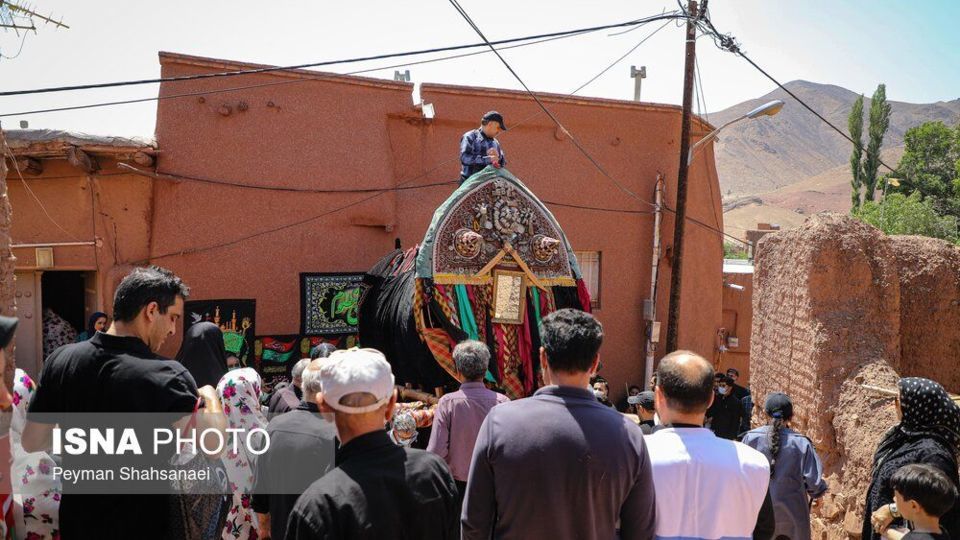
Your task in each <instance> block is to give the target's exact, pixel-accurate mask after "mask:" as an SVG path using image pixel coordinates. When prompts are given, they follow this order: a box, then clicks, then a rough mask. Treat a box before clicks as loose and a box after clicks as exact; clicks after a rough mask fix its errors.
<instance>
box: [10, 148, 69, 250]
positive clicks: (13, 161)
mask: <svg viewBox="0 0 960 540" xmlns="http://www.w3.org/2000/svg"><path fill="white" fill-rule="evenodd" d="M0 140H2V141H3V151H4V152H6V153H7V155H9V156H10V162H11V164H12V165H13V168H14V170H16V171H17V176H19V177H20V182H22V183H23V188H24V189H25V190H27V193H29V194H30V196H31V197H32V198H33V200H34V202H36V203H37V206H39V207H40V211H42V212H43V215H44V216H46V218H47V219H48V220H49V221H50V223H53V224H54V225H55V226H56V227H57V228H58V229H60V230H61V231H63V233H64V234H66V235H67V237H69V238H70V239H71V240H79V238H77V237H76V236H74V235H73V234H72V233H71V232H70V231H68V230H66V229H64V228H63V226H62V225H60V224H59V223H57V220H55V219H53V216H51V215H50V212H48V211H47V207H46V206H44V205H43V201H41V200H40V197H37V194H36V193H34V192H33V189H32V188H31V187H30V185H29V184H27V181H26V180H25V179H24V178H23V173H22V172H21V171H20V164H19V163H18V162H17V156H15V155H14V154H13V150H11V149H10V145H8V144H7V140H6V138H3V137H2V136H0Z"/></svg>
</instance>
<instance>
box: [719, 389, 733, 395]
mask: <svg viewBox="0 0 960 540" xmlns="http://www.w3.org/2000/svg"><path fill="white" fill-rule="evenodd" d="M729 391H730V389H729V388H717V392H719V393H720V395H721V396H725V395H727V392H729Z"/></svg>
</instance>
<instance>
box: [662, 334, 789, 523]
mask: <svg viewBox="0 0 960 540" xmlns="http://www.w3.org/2000/svg"><path fill="white" fill-rule="evenodd" d="M713 375H714V372H713V367H712V366H711V365H710V363H709V362H707V361H706V360H704V359H703V358H702V357H701V356H699V355H697V354H696V353H692V352H689V351H676V352H673V353H670V354H668V355H667V356H665V357H664V358H663V360H661V361H660V366H659V367H658V369H657V386H656V389H655V390H654V400H655V403H656V408H657V413H658V414H659V415H660V420H661V421H662V422H663V424H664V425H665V428H664V429H661V430H659V431H657V432H656V433H654V434H653V435H649V436H647V437H645V441H644V442H646V443H647V449H648V451H649V453H650V462H651V464H652V466H653V484H654V487H655V489H656V494H657V497H656V501H657V518H656V531H655V536H656V538H657V539H668V538H685V539H705V540H716V539H719V538H723V539H725V540H731V539H743V540H747V539H751V538H752V539H754V540H769V539H770V538H771V537H772V536H773V531H774V526H775V523H774V515H773V504H772V503H771V501H770V494H769V490H768V488H769V483H770V464H769V463H768V462H767V458H766V457H764V455H763V454H761V453H760V452H757V451H756V450H754V449H752V448H750V447H748V446H746V445H744V444H741V443H739V442H735V441H728V440H725V439H721V438H718V437H717V436H716V435H714V434H713V432H712V431H710V430H709V429H706V428H704V427H703V421H704V415H705V414H706V411H707V408H708V407H710V404H711V403H712V402H713V394H714V392H713Z"/></svg>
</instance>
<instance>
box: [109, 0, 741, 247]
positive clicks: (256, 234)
mask: <svg viewBox="0 0 960 540" xmlns="http://www.w3.org/2000/svg"><path fill="white" fill-rule="evenodd" d="M648 19H652V20H659V19H658V18H648ZM641 24H646V23H641ZM658 31H659V30H658ZM493 52H494V53H496V52H497V51H496V49H494V50H493ZM606 69H609V68H605V70H606ZM596 79H597V77H593V78H592V79H590V80H588V81H587V82H586V83H584V84H582V85H580V86H579V87H578V88H576V89H575V90H573V91H572V92H571V94H576V93H577V92H579V91H580V90H582V89H584V88H585V87H586V86H587V85H589V84H590V83H592V82H593V81H595V80H596ZM528 93H531V95H532V92H530V91H529V90H528ZM533 97H534V98H535V99H536V96H533ZM541 108H543V107H541ZM538 114H540V113H533V114H531V115H529V116H527V117H525V118H523V119H521V120H520V122H517V123H514V124H513V125H514V128H516V127H517V126H519V125H522V124H523V123H525V122H527V121H528V120H530V119H531V118H533V117H535V116H537V115H538ZM564 130H565V129H564ZM565 131H566V130H565ZM506 134H509V132H507V133H506ZM567 134H568V135H569V132H567ZM571 138H572V137H571ZM451 161H454V160H453V159H452V158H451V159H448V160H444V161H442V162H440V163H439V164H437V165H436V166H434V167H433V168H431V169H429V170H427V171H425V172H423V173H421V174H419V175H417V176H414V177H413V178H410V179H408V180H405V181H403V182H400V183H399V184H397V186H398V187H399V186H403V185H405V184H408V183H411V182H413V181H415V180H417V179H419V178H422V177H424V176H426V175H428V174H430V173H431V172H433V171H435V170H437V169H439V168H440V167H441V166H444V165H446V164H447V163H450V162H451ZM614 182H616V181H615V180H614ZM384 193H386V191H381V192H379V193H375V194H372V195H371V196H370V197H366V198H364V199H361V200H358V201H354V202H352V203H349V204H347V205H344V206H341V207H339V208H334V209H332V210H330V211H326V212H323V213H321V214H318V215H315V216H312V217H310V218H307V219H304V220H299V221H296V222H293V223H289V224H284V225H280V226H278V227H273V228H271V229H267V230H264V231H259V232H256V233H252V234H250V235H246V236H244V237H241V238H238V239H235V240H231V241H228V242H226V243H221V244H214V245H209V246H202V247H197V248H189V249H184V250H179V251H172V252H168V253H163V254H160V255H155V256H150V257H148V258H147V259H143V260H139V261H131V262H128V263H127V264H142V263H145V262H150V261H154V260H159V259H164V258H168V257H174V256H181V255H189V254H194V253H200V252H205V251H211V250H215V249H220V248H223V247H229V246H232V245H236V244H238V243H241V242H244V241H246V240H250V239H253V238H256V237H260V236H265V235H268V234H272V233H274V232H279V231H282V230H286V229H290V228H294V227H297V226H300V225H304V224H306V223H311V222H313V221H317V220H319V219H322V218H324V217H327V216H329V215H332V214H334V213H336V212H339V211H342V210H346V209H347V208H351V207H353V206H357V205H359V204H363V203H364V202H367V201H370V200H373V199H375V198H377V197H379V196H380V195H383V194H384ZM638 200H640V201H642V202H644V203H646V204H649V205H651V206H655V205H653V203H650V202H648V201H643V200H642V199H639V198H638ZM543 202H544V203H545V204H551V205H553V206H561V207H568V208H575V209H581V210H592V211H602V212H621V213H629V214H651V213H652V212H650V211H644V210H620V209H609V208H600V207H591V206H584V205H574V204H569V203H559V202H555V201H543ZM688 219H692V218H688ZM699 224H700V225H701V226H706V227H707V228H710V227H709V226H708V225H706V224H704V223H702V222H699ZM710 229H711V230H713V231H714V232H717V233H719V234H724V233H723V231H719V230H717V229H713V228H710Z"/></svg>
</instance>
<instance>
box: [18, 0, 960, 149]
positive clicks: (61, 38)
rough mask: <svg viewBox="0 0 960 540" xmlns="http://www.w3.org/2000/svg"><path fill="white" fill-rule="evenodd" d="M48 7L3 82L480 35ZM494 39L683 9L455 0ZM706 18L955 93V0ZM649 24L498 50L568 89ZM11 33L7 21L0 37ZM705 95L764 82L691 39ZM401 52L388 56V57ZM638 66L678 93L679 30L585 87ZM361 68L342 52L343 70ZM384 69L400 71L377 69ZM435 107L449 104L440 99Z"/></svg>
mask: <svg viewBox="0 0 960 540" xmlns="http://www.w3.org/2000/svg"><path fill="white" fill-rule="evenodd" d="M34 4H35V5H36V6H37V7H38V9H39V10H41V11H43V12H45V13H46V12H53V13H55V14H56V15H57V16H62V17H63V19H64V22H66V23H67V24H70V26H71V28H70V29H69V30H55V29H53V28H51V27H47V28H44V27H41V30H40V33H39V34H38V35H30V36H28V37H27V40H26V43H25V45H24V48H23V52H22V53H21V54H20V56H19V57H17V58H15V59H12V60H6V59H0V88H2V89H3V90H11V89H23V88H35V87H42V86H51V85H66V84H78V83H90V82H99V81H108V80H122V79H133V78H149V77H156V76H158V75H159V65H158V62H157V52H158V51H159V50H166V51H173V52H182V53H188V54H196V55H201V56H210V57H216V58H227V59H232V60H242V61H250V62H257V63H265V64H276V65H285V64H296V63H303V62H311V61H320V60H330V59H338V58H349V57H354V56H361V55H368V54H378V53H384V52H393V51H398V50H412V49H419V48H428V47H436V46H445V45H452V44H460V43H469V42H475V41H477V38H476V36H475V34H473V32H472V30H470V28H469V27H468V26H467V25H466V24H465V23H464V22H463V20H462V19H460V16H459V15H458V14H457V13H456V12H455V11H454V10H453V8H452V7H451V6H450V4H449V3H448V2H447V1H446V0H418V1H416V2H395V1H385V0H383V1H381V0H367V1H363V2H336V3H334V2H318V1H316V0H313V1H308V0H288V1H283V2H273V3H264V2H249V1H227V0H201V1H193V2H187V1H183V0H171V1H168V2H163V3H151V4H147V3H144V2H131V1H116V0H115V1H106V0H85V1H83V2H78V1H76V0H72V1H70V0H36V2H34ZM462 5H463V6H464V8H465V9H466V10H467V11H468V12H470V13H471V15H472V16H473V18H474V19H475V20H476V21H477V24H478V25H479V26H480V27H481V28H482V29H484V31H485V32H486V34H487V36H488V37H489V38H490V39H503V38H509V37H515V36H520V35H529V34H536V33H542V32H550V31H556V30H565V29H571V28H578V27H584V26H590V25H598V24H606V23H611V22H617V21H624V20H629V19H633V18H638V17H642V16H646V15H651V14H655V13H659V12H661V11H662V10H664V9H667V10H670V9H674V8H675V7H676V2H675V1H667V0H657V1H654V0H593V1H575V0H554V1H551V2H543V1H541V2H533V1H530V0H483V1H480V0H463V1H462ZM710 10H711V13H712V19H713V21H714V23H715V24H716V26H717V27H718V28H719V29H720V30H721V31H725V32H731V33H733V34H734V35H735V36H736V37H737V38H738V39H739V40H740V42H741V43H742V44H743V48H744V50H745V51H746V52H747V53H748V54H749V55H750V56H751V57H752V58H753V59H754V60H755V61H756V62H757V63H758V64H760V65H761V66H763V67H764V68H765V69H767V70H768V71H769V72H770V73H771V74H772V75H774V76H775V77H777V78H779V79H780V80H782V81H784V82H786V81H790V80H794V79H806V80H811V81H815V82H822V83H830V84H836V85H839V86H843V87H846V88H849V89H851V90H854V91H857V92H864V93H867V94H869V93H870V92H872V91H873V89H874V88H875V87H876V85H877V84H878V83H880V82H884V83H886V84H887V93H888V97H889V98H890V99H893V100H898V101H909V102H916V103H921V102H933V101H938V100H952V99H957V98H958V97H960V69H958V67H960V35H958V31H957V29H956V27H955V21H956V20H957V19H958V18H960V2H956V1H947V0H923V1H919V2H908V1H906V0H903V1H893V0H885V1H884V0H873V1H868V0H841V1H838V0H790V1H773V0H767V1H762V0H712V1H711V2H710ZM657 26H659V25H658V24H656V23H655V24H653V25H649V26H647V27H644V28H642V29H639V30H636V31H633V32H630V33H627V34H623V35H619V36H610V35H609V33H606V32H604V33H598V34H594V35H590V36H584V37H576V38H571V39H568V40H561V41H556V42H552V43H547V44H542V45H535V46H531V47H526V48H521V49H514V50H510V51H506V52H505V53H504V55H505V57H506V58H507V59H508V60H509V61H510V62H511V64H512V65H513V66H514V67H515V69H516V70H517V71H518V72H519V73H520V75H521V76H522V77H523V78H524V79H525V80H526V82H527V83H528V85H529V86H530V87H531V88H533V89H534V90H540V91H550V92H562V93H566V92H570V91H571V90H572V89H573V88H576V87H577V86H579V85H580V84H582V83H583V82H585V81H587V80H588V79H590V78H591V77H593V76H594V75H596V74H597V73H598V72H599V71H600V70H601V69H602V68H603V67H605V66H607V65H608V64H610V63H611V62H612V61H613V60H614V59H616V58H617V57H619V56H620V55H622V54H623V53H624V52H626V51H627V50H628V49H630V48H631V47H632V46H634V45H636V43H637V42H638V41H639V40H640V39H642V38H644V37H645V36H647V35H648V34H650V33H652V32H653V31H654V30H655V29H656V27H657ZM19 45H20V42H19V40H18V38H17V37H16V36H14V35H12V34H10V33H6V34H3V33H0V51H2V52H3V53H5V54H12V53H14V52H16V50H17V48H18V47H19ZM698 54H699V62H700V68H701V70H702V71H701V76H702V80H703V86H704V100H705V102H706V108H707V110H708V111H717V110H720V109H723V108H725V107H728V106H730V105H733V104H736V103H739V102H741V101H744V100H747V99H751V98H754V97H757V96H760V95H762V94H764V93H766V92H769V91H770V90H772V89H773V84H772V83H770V82H769V81H768V80H767V79H765V78H764V77H763V76H761V75H760V74H758V73H757V72H756V71H754V70H753V68H751V67H750V66H749V65H747V64H746V63H745V62H744V61H743V60H741V59H738V58H736V57H734V56H732V55H730V54H729V53H726V52H723V51H719V50H718V49H716V48H715V47H714V46H713V44H712V43H711V42H710V41H709V40H708V39H702V40H700V41H699V42H698ZM387 63H389V64H392V63H395V62H393V61H390V62H387ZM631 64H637V65H646V66H647V71H648V78H647V79H646V80H645V81H644V86H643V99H644V101H656V102H662V103H678V102H679V101H680V97H681V83H682V68H683V30H682V29H681V28H678V27H676V26H674V25H673V24H671V25H668V26H667V27H665V28H663V29H662V30H661V31H659V32H657V33H656V35H654V36H653V38H651V39H650V40H649V41H647V42H646V43H645V44H644V45H643V46H641V47H640V48H639V49H638V50H637V51H635V52H634V53H633V54H632V55H631V56H630V57H628V58H627V59H625V60H623V61H622V62H621V63H620V64H619V65H617V66H616V67H614V68H613V69H611V70H610V71H609V72H607V73H606V74H605V75H604V76H603V77H601V78H599V79H598V80H597V81H596V82H594V83H593V84H591V85H590V86H589V87H587V88H586V89H585V90H584V91H583V92H581V94H582V95H588V96H601V97H609V98H620V99H629V98H630V97H631V96H632V93H633V81H632V80H631V79H630V78H629V69H630V65H631ZM380 65H384V64H382V63H370V64H366V65H363V66H356V65H354V66H349V67H346V66H341V67H336V68H334V69H332V70H331V71H338V72H344V71H348V70H351V69H358V68H360V67H376V66H380ZM411 72H412V75H413V78H414V80H415V81H422V82H441V83H451V84H467V85H477V86H493V87H507V88H519V85H518V84H517V83H516V81H514V80H513V78H512V77H511V76H510V75H509V73H507V72H506V70H505V69H504V68H503V66H502V65H501V64H500V63H499V62H498V61H497V60H496V58H495V57H493V56H492V55H489V54H488V55H483V56H478V57H471V58H469V59H461V60H451V61H447V62H440V63H435V64H428V65H423V66H415V67H412V68H411ZM371 75H372V76H379V77H385V78H392V75H393V70H392V69H389V70H384V71H380V72H376V73H373V74H371ZM156 92H157V87H156V85H152V86H139V87H131V88H123V89H109V90H92V91H83V92H72V93H61V94H51V95H40V96H24V97H12V98H0V111H2V112H3V113H9V112H17V111H23V110H31V109H38V108H47V107H56V106H63V105H75V104H81V103H91V102H99V101H112V100H117V99H130V98H138V97H146V96H155V95H156ZM155 113H156V104H155V103H147V104H139V105H125V106H119V107H111V108H101V109H91V110H86V111H76V112H63V113H49V114H42V115H30V116H22V117H14V118H5V119H3V122H4V126H5V127H7V128H13V127H16V124H17V121H18V120H21V119H24V120H28V121H29V122H30V126H31V127H42V128H58V129H70V130H76V131H86V132H90V133H100V134H115V135H150V134H152V133H153V129H154V116H155ZM438 114H440V115H442V111H438Z"/></svg>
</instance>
